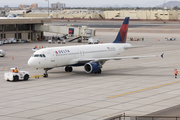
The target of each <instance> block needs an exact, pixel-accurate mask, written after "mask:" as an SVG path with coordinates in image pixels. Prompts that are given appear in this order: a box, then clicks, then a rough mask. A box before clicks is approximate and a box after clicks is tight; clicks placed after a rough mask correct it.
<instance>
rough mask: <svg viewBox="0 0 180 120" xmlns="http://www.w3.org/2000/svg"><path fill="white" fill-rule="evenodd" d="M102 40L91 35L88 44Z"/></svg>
mask: <svg viewBox="0 0 180 120" xmlns="http://www.w3.org/2000/svg"><path fill="white" fill-rule="evenodd" d="M99 42H100V41H99V39H98V38H95V37H90V38H89V39H88V44H98V43H99Z"/></svg>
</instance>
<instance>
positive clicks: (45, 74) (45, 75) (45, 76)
mask: <svg viewBox="0 0 180 120" xmlns="http://www.w3.org/2000/svg"><path fill="white" fill-rule="evenodd" d="M47 71H48V70H47V69H45V73H44V78H47V77H48V74H47Z"/></svg>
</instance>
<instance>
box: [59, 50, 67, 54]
mask: <svg viewBox="0 0 180 120" xmlns="http://www.w3.org/2000/svg"><path fill="white" fill-rule="evenodd" d="M69 52H70V50H58V51H55V53H56V54H61V53H69Z"/></svg>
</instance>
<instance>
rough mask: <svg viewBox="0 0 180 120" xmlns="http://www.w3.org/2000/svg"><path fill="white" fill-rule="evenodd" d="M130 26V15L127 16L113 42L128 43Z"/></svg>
mask: <svg viewBox="0 0 180 120" xmlns="http://www.w3.org/2000/svg"><path fill="white" fill-rule="evenodd" d="M128 26H129V17H126V18H125V19H124V22H123V24H122V26H121V28H120V30H119V32H118V35H117V37H116V39H115V40H114V42H113V43H126V38H127V32H128Z"/></svg>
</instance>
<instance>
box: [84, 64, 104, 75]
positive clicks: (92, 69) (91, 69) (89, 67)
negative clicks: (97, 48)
mask: <svg viewBox="0 0 180 120" xmlns="http://www.w3.org/2000/svg"><path fill="white" fill-rule="evenodd" d="M84 70H85V72H86V73H96V72H98V71H100V70H101V65H100V64H99V63H96V62H92V63H91V62H89V63H86V64H85V65H84Z"/></svg>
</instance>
